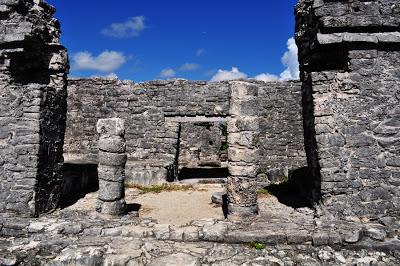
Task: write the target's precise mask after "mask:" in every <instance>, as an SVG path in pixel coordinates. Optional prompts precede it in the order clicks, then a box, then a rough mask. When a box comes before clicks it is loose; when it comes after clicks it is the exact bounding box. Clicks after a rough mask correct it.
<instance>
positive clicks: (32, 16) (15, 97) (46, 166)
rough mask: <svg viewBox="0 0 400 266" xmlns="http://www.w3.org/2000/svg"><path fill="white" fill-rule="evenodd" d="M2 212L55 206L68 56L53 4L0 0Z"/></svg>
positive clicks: (26, 212)
mask: <svg viewBox="0 0 400 266" xmlns="http://www.w3.org/2000/svg"><path fill="white" fill-rule="evenodd" d="M0 12H1V18H0V24H1V35H0V44H1V48H0V62H1V63H0V95H1V97H0V99H1V100H0V113H1V118H0V212H3V211H13V212H17V213H20V214H22V215H39V214H40V213H43V212H47V211H50V210H52V209H54V208H55V207H57V204H58V202H59V199H60V195H61V189H62V181H63V177H62V163H63V157H62V149H63V142H64V131H65V120H66V111H67V105H66V104H67V102H66V97H67V80H66V73H67V72H68V56H67V53H66V50H65V48H64V47H63V46H61V45H60V41H59V37H60V28H59V27H60V25H59V23H58V21H57V20H56V19H54V18H53V14H54V12H55V9H54V8H53V7H52V6H50V5H48V4H47V3H45V2H42V1H40V2H39V1H33V0H27V1H19V0H15V1H1V2H0Z"/></svg>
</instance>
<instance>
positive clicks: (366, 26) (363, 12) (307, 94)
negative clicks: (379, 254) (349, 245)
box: [296, 0, 400, 219]
mask: <svg viewBox="0 0 400 266" xmlns="http://www.w3.org/2000/svg"><path fill="white" fill-rule="evenodd" d="M399 27H400V3H399V1H398V0H385V1H359V0H350V1H327V0H315V1H312V0H301V1H299V3H298V5H297V10H296V42H297V44H298V47H299V51H300V52H299V61H300V69H301V80H302V81H303V89H302V91H303V115H304V131H305V132H304V134H305V146H306V152H307V160H308V165H309V166H310V167H311V168H312V172H313V178H314V180H315V188H314V198H315V200H316V201H322V203H323V210H324V211H325V212H328V213H331V214H333V215H335V216H352V215H356V216H365V217H369V218H372V219H376V218H377V217H384V216H388V217H390V216H394V217H399V214H400V194H399V193H400V190H399V184H400V104H399V101H400V96H399V95H400V89H399V84H400V68H399V63H400V59H399V58H400V32H399Z"/></svg>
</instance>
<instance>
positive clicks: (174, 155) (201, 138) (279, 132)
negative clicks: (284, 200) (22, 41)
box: [64, 78, 307, 185]
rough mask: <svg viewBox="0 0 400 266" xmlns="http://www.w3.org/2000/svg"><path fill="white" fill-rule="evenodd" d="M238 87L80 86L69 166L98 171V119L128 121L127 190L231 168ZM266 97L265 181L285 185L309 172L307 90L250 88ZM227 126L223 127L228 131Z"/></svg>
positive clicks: (90, 82) (71, 103) (75, 86)
mask: <svg viewBox="0 0 400 266" xmlns="http://www.w3.org/2000/svg"><path fill="white" fill-rule="evenodd" d="M235 83H236V81H233V82H219V83H207V82H202V81H185V80H172V81H151V82H144V83H137V84H135V83H133V82H131V81H118V80H116V79H99V78H97V79H72V80H69V85H68V119H67V132H66V140H65V147H64V157H65V160H66V162H68V163H71V164H74V163H76V164H97V162H98V158H97V149H98V148H97V140H98V136H97V135H96V134H94V132H95V129H94V127H95V125H96V122H97V120H98V119H102V118H110V117H120V118H121V119H124V120H125V125H126V135H125V138H126V145H127V155H128V161H127V164H126V182H128V183H131V184H132V183H136V184H144V185H146V184H147V185H150V184H159V183H163V182H165V181H166V180H167V179H168V180H175V179H176V176H177V173H178V170H179V169H182V168H185V167H186V168H202V167H203V168H212V167H226V164H227V153H226V152H227V148H228V145H227V143H226V140H227V136H226V133H223V131H226V130H227V129H226V128H225V125H226V120H227V118H228V116H229V105H230V101H231V100H232V99H231V94H230V90H231V87H232V86H234V84H235ZM246 84H249V86H250V85H251V86H255V87H257V88H258V89H259V94H258V96H257V99H256V100H255V102H256V103H255V106H256V107H257V108H254V109H253V112H254V113H253V115H254V116H259V117H260V118H261V122H260V131H262V132H260V133H261V135H260V171H261V172H262V173H263V174H259V175H258V180H260V181H263V182H264V181H266V182H264V183H267V184H269V183H280V182H282V181H283V180H284V179H285V178H284V177H285V176H286V177H288V176H290V175H291V173H292V172H293V171H295V170H296V169H299V168H302V167H305V166H307V163H306V159H305V158H306V156H305V152H304V145H303V125H302V115H301V114H302V111H301V87H300V83H299V82H270V83H265V82H257V81H247V82H246ZM221 126H222V127H221Z"/></svg>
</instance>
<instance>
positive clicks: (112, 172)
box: [97, 164, 125, 183]
mask: <svg viewBox="0 0 400 266" xmlns="http://www.w3.org/2000/svg"><path fill="white" fill-rule="evenodd" d="M97 172H98V175H99V179H101V180H106V181H112V182H121V183H123V182H124V180H125V168H123V167H121V166H107V165H102V164H100V165H99V166H98V167H97Z"/></svg>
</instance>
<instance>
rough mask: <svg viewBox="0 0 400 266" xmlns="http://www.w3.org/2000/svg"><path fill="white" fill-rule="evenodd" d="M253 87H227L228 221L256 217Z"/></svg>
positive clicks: (256, 132) (256, 133)
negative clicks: (229, 99)
mask: <svg viewBox="0 0 400 266" xmlns="http://www.w3.org/2000/svg"><path fill="white" fill-rule="evenodd" d="M257 94H258V88H257V86H254V85H251V84H249V83H246V82H232V83H231V102H230V110H229V112H230V116H229V118H228V145H229V148H228V169H229V177H228V181H227V195H228V213H229V215H230V217H231V218H232V217H248V216H253V215H255V214H258V205H257V181H256V176H257V170H258V157H259V149H258V136H259V122H258V117H257V115H256V114H257V104H256V100H257Z"/></svg>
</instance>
